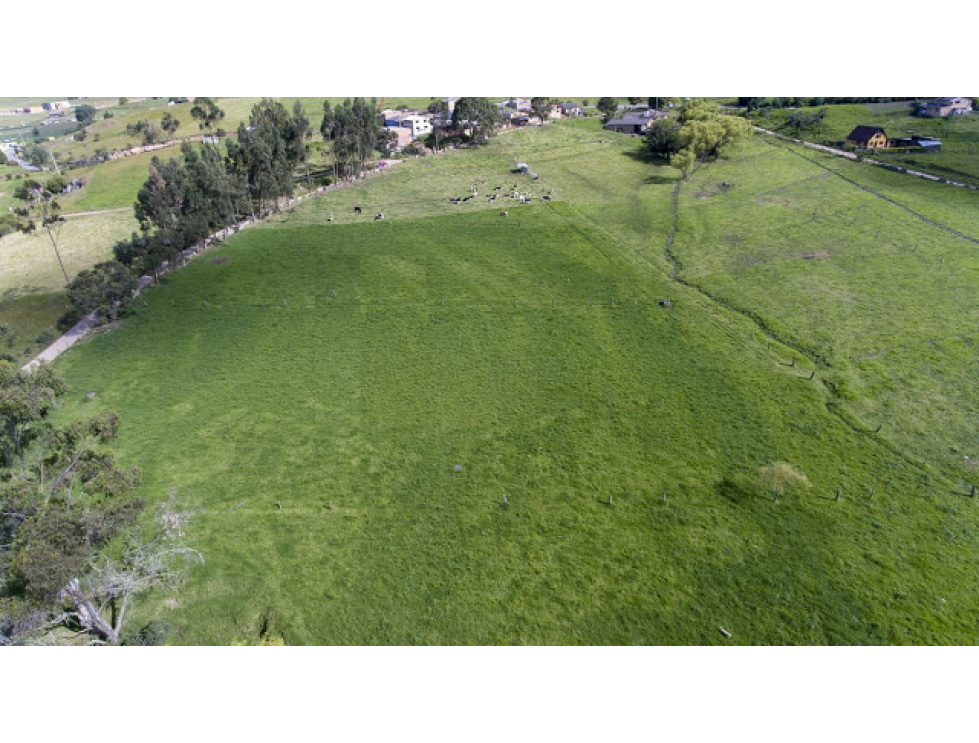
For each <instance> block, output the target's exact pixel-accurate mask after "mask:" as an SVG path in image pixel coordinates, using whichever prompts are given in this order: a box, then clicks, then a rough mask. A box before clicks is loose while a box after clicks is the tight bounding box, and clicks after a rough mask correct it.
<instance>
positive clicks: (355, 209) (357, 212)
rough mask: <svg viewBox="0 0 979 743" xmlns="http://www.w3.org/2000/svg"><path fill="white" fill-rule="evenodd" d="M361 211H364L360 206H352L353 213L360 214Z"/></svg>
mask: <svg viewBox="0 0 979 743" xmlns="http://www.w3.org/2000/svg"><path fill="white" fill-rule="evenodd" d="M363 211H364V210H363V209H361V208H360V207H359V206H355V207H354V213H355V214H362V213H363Z"/></svg>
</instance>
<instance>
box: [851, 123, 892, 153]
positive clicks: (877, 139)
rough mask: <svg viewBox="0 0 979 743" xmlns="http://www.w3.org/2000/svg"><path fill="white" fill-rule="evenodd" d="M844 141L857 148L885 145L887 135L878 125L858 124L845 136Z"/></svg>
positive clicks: (872, 148)
mask: <svg viewBox="0 0 979 743" xmlns="http://www.w3.org/2000/svg"><path fill="white" fill-rule="evenodd" d="M846 143H847V144H848V145H850V146H852V147H856V148H857V149H858V150H876V149H880V148H881V147H887V135H886V134H885V133H884V130H883V129H882V128H881V127H879V126H866V125H860V126H858V127H856V128H855V129H854V130H853V131H852V132H850V133H849V134H848V135H847V136H846Z"/></svg>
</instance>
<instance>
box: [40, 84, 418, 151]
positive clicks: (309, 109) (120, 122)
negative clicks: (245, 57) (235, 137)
mask: <svg viewBox="0 0 979 743" xmlns="http://www.w3.org/2000/svg"><path fill="white" fill-rule="evenodd" d="M260 100H261V98H217V99H216V101H217V104H218V105H219V106H220V107H221V108H222V109H223V110H224V112H225V118H224V119H223V120H222V121H221V122H220V124H218V126H219V127H220V128H222V129H224V130H226V131H228V132H234V131H235V130H236V129H237V128H238V124H240V123H242V122H247V121H248V117H249V115H250V114H251V110H252V107H253V106H254V105H255V104H256V103H258V102H259V101H260ZM277 100H280V101H282V104H283V105H284V106H286V108H288V109H289V111H290V112H291V111H292V106H293V104H294V102H295V101H296V99H295V98H288V97H287V98H279V99H277ZM301 100H302V101H303V105H304V107H305V109H306V115H307V116H308V117H309V120H310V125H311V126H312V127H313V130H314V132H316V135H317V136H319V126H320V122H321V120H322V118H323V101H324V100H326V99H325V98H302V99H301ZM329 100H330V101H331V102H332V103H334V104H335V103H342V102H343V100H344V98H330V99H329ZM430 100H431V99H430V98H388V99H385V103H384V105H385V106H389V107H396V106H399V105H410V106H422V107H424V106H427V105H428V103H429V102H430ZM193 107H194V104H193V103H189V102H188V103H180V104H176V105H173V106H168V105H167V100H166V99H158V100H156V101H142V102H140V103H139V104H133V105H127V106H124V107H121V108H116V107H113V108H110V109H106V110H108V111H110V112H111V113H112V114H113V117H112V118H111V119H103V118H102V116H103V113H104V112H103V111H98V112H97V114H96V119H95V121H94V122H93V123H92V124H91V125H90V126H89V127H88V134H89V136H88V137H87V138H86V139H85V141H84V142H75V141H74V140H73V139H72V138H71V137H67V138H62V139H61V140H59V141H58V142H57V143H56V144H55V145H54V149H55V151H56V152H57V153H58V154H59V157H65V158H69V159H82V158H85V157H90V156H92V155H93V154H94V153H95V151H96V150H98V149H100V148H104V149H108V150H109V151H113V150H117V149H121V150H125V149H129V148H131V147H135V146H139V145H140V144H141V143H142V142H141V137H140V136H135V137H134V136H130V135H128V134H126V125H127V124H132V123H135V122H137V121H139V120H141V119H145V120H147V121H150V122H153V123H154V124H157V125H159V123H160V119H161V118H162V117H163V114H164V112H167V111H169V112H170V113H171V114H173V115H174V116H175V117H176V118H177V119H178V120H179V121H180V128H179V129H177V131H176V132H175V133H174V138H175V139H180V138H182V137H192V136H196V135H198V134H200V133H201V130H200V128H199V126H198V124H197V121H195V120H194V118H193V117H192V116H191V115H190V110H191V109H192V108H193ZM96 135H97V136H98V139H96Z"/></svg>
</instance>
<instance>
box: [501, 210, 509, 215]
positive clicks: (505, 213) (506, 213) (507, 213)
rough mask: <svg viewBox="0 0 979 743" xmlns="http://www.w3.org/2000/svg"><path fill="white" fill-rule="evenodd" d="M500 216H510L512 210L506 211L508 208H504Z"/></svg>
mask: <svg viewBox="0 0 979 743" xmlns="http://www.w3.org/2000/svg"><path fill="white" fill-rule="evenodd" d="M500 216H501V217H509V216H510V212H508V211H506V210H505V209H504V210H503V211H502V212H500Z"/></svg>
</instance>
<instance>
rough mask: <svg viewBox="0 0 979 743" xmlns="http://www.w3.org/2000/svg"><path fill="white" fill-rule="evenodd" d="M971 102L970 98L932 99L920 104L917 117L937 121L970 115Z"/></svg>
mask: <svg viewBox="0 0 979 743" xmlns="http://www.w3.org/2000/svg"><path fill="white" fill-rule="evenodd" d="M972 109H973V101H972V99H971V98H961V97H960V98H932V99H931V100H930V101H927V102H926V103H923V104H921V106H920V107H919V108H918V115H919V116H925V117H928V118H930V119H937V118H941V117H943V116H961V115H964V114H967V113H972Z"/></svg>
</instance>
